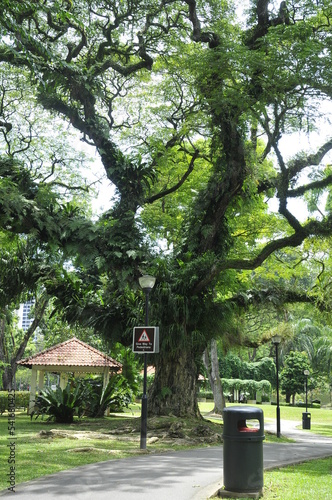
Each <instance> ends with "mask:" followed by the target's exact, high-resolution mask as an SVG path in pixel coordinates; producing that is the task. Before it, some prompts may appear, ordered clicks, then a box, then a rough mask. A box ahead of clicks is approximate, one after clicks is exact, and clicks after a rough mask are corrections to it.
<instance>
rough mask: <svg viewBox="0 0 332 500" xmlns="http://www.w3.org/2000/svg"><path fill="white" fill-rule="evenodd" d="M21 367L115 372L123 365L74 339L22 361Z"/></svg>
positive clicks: (20, 362)
mask: <svg viewBox="0 0 332 500" xmlns="http://www.w3.org/2000/svg"><path fill="white" fill-rule="evenodd" d="M18 363H19V364H20V365H23V366H28V367H29V368H31V367H32V366H45V365H46V366H92V367H93V366H96V367H97V366H98V367H102V366H109V367H110V368H111V369H112V370H114V371H119V370H121V368H122V365H121V363H119V362H118V361H115V360H114V359H112V358H111V357H109V356H107V355H106V354H103V353H102V352H100V351H98V350H97V349H95V348H94V347H91V346H89V345H88V344H86V343H85V342H82V341H81V340H79V339H77V338H76V337H73V338H72V339H69V340H66V341H65V342H62V343H61V344H57V345H55V346H53V347H50V348H49V349H45V351H41V352H39V353H38V354H35V355H34V356H30V357H28V358H25V359H22V360H21V361H19V362H18Z"/></svg>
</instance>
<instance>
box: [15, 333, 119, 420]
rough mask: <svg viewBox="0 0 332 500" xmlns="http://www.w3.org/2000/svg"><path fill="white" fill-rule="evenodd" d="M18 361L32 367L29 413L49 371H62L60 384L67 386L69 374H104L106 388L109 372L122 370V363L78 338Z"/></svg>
mask: <svg viewBox="0 0 332 500" xmlns="http://www.w3.org/2000/svg"><path fill="white" fill-rule="evenodd" d="M18 364H19V365H21V366H27V367H28V368H31V369H32V374H31V385H30V402H29V413H31V412H32V409H33V406H34V400H35V397H36V396H35V395H36V391H37V387H38V390H39V391H41V390H42V389H43V387H44V375H45V373H46V372H51V373H59V374H60V387H61V389H64V388H65V387H66V385H67V383H68V377H69V374H70V373H72V374H74V376H75V375H76V376H77V375H80V374H83V373H100V374H103V376H104V384H103V385H104V388H105V387H106V386H107V384H108V382H109V376H110V372H115V373H119V372H121V371H122V364H121V363H119V362H118V361H115V360H114V359H112V358H111V357H109V356H107V355H106V354H104V353H102V352H100V351H98V350H97V349H95V348H94V347H91V346H89V345H88V344H86V343H85V342H82V341H81V340H79V339H77V338H76V337H73V338H71V339H69V340H66V341H65V342H62V343H61V344H57V345H55V346H53V347H50V348H49V349H45V350H44V351H41V352H39V353H38V354H35V355H34V356H29V357H28V358H25V359H22V360H21V361H19V362H18Z"/></svg>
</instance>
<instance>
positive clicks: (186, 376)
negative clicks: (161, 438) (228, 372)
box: [148, 349, 200, 418]
mask: <svg viewBox="0 0 332 500" xmlns="http://www.w3.org/2000/svg"><path fill="white" fill-rule="evenodd" d="M148 412H149V414H153V415H175V416H177V417H186V418H188V417H199V416H200V413H199V409H198V403H197V366H196V363H195V359H194V354H193V352H192V350H190V349H185V350H181V349H179V351H178V353H173V354H172V355H170V354H167V353H166V352H163V353H162V354H160V356H159V358H158V362H157V365H156V374H155V379H154V384H153V386H152V387H151V390H150V391H149V394H148Z"/></svg>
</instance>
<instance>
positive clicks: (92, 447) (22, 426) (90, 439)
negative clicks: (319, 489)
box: [0, 403, 332, 500]
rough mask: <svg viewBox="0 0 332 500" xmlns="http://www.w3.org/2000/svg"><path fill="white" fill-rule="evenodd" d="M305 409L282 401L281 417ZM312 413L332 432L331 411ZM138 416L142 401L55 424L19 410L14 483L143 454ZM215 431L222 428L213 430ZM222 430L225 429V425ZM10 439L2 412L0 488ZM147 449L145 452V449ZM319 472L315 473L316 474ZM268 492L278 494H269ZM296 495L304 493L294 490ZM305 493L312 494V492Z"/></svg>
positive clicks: (153, 448)
mask: <svg viewBox="0 0 332 500" xmlns="http://www.w3.org/2000/svg"><path fill="white" fill-rule="evenodd" d="M212 407H213V405H212V403H201V404H200V409H201V412H202V413H203V414H207V413H208V412H209V411H211V410H212ZM261 408H262V410H263V411H264V418H265V419H275V411H276V408H275V406H265V405H264V406H261ZM301 410H302V409H299V408H291V407H287V408H286V407H282V409H281V418H282V419H286V420H298V421H299V422H301V419H302V411H301ZM311 414H312V431H307V432H319V433H321V434H323V435H326V436H332V412H331V411H329V410H320V409H313V410H311ZM139 416H140V405H138V404H136V405H131V407H130V408H129V409H128V410H126V412H125V413H123V414H122V415H113V416H110V417H107V418H104V419H82V420H81V421H79V422H78V421H76V422H75V423H74V424H68V425H64V424H55V423H54V422H46V421H45V420H41V419H38V420H30V417H28V416H27V415H26V414H25V413H23V412H22V413H17V414H16V417H15V462H16V463H15V466H16V469H15V475H16V477H15V481H16V484H19V483H21V482H24V481H28V480H30V479H33V478H37V477H41V476H44V475H46V474H51V473H54V472H58V471H61V470H65V469H70V468H73V467H77V466H80V465H85V464H89V463H95V462H100V461H104V460H110V459H116V458H123V457H127V456H132V455H135V454H141V453H142V451H141V450H140V449H139V419H138V418H137V417H139ZM221 422H222V421H221V419H219V422H218V428H219V427H220V423H221ZM209 425H210V424H209ZM211 425H213V424H211ZM133 426H134V427H135V432H134V433H132V432H131V430H132V428H133ZM119 427H122V428H123V434H119V435H118V434H117V435H116V436H113V437H112V432H113V431H114V430H115V429H117V428H119ZM51 429H55V430H58V431H59V430H69V431H72V432H74V435H73V436H65V437H63V436H58V435H56V434H55V435H54V434H53V435H49V434H48V431H50V430H51ZM41 431H42V433H41ZM89 431H94V432H95V433H97V435H96V434H93V435H89ZM77 432H85V434H83V435H82V436H81V437H79V436H77V434H75V433H77ZM214 432H219V431H215V430H214ZM220 433H222V429H221V430H220ZM98 434H99V435H98ZM267 439H268V440H269V441H273V440H275V441H278V442H280V440H278V439H277V438H275V439H274V436H267ZM10 440H11V437H10V435H9V432H8V417H7V416H6V414H4V415H2V416H1V417H0V490H3V489H6V488H7V487H8V484H7V479H8V478H7V476H6V475H7V474H8V470H9V464H8V458H9V452H10V449H9V448H8V444H9V443H10ZM182 446H183V445H182ZM196 446H197V445H196ZM179 448H181V445H176V446H172V445H170V444H163V442H162V440H160V441H159V442H156V443H154V444H153V445H149V446H148V452H149V453H151V452H152V453H153V452H157V451H164V450H169V449H179ZM73 450H76V451H73ZM143 453H145V452H144V451H143ZM330 466H331V462H330ZM267 474H269V473H267ZM316 475H317V474H316V473H315V474H314V476H316ZM330 479H331V478H330ZM331 489H332V485H331ZM267 498H268V497H267ZM270 498H271V499H272V498H278V497H273V496H271V497H270ZM280 498H286V497H280ZM287 498H288V497H287ZM292 498H293V499H295V498H301V497H294V496H293V497H292ZM303 498H306V499H309V498H310V497H303ZM313 498H315V499H316V498H318V497H313ZM327 498H328V497H327V496H326V497H324V500H326V499H327ZM331 498H332V496H331Z"/></svg>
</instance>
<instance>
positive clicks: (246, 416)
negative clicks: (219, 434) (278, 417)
mask: <svg viewBox="0 0 332 500" xmlns="http://www.w3.org/2000/svg"><path fill="white" fill-rule="evenodd" d="M263 417H264V414H263V411H262V410H261V409H260V408H253V407H252V406H245V405H244V406H231V407H228V408H225V409H224V411H223V420H224V432H223V434H224V436H230V437H232V436H237V437H239V436H241V435H242V436H244V433H251V435H255V436H257V437H258V436H264V418H263Z"/></svg>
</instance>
